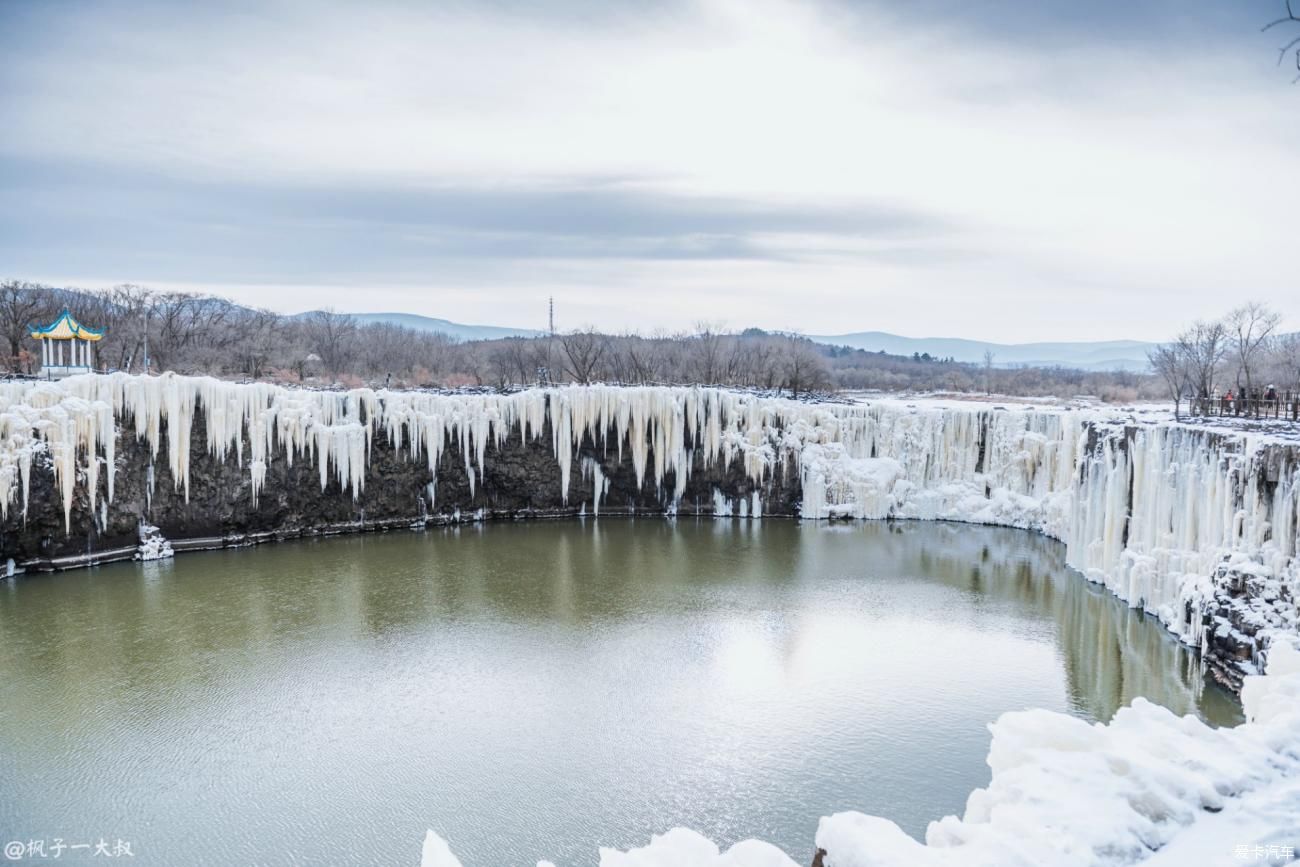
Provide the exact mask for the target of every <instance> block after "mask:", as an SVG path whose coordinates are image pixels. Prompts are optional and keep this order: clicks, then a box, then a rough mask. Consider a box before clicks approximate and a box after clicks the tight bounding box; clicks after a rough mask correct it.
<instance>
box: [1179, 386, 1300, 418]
mask: <svg viewBox="0 0 1300 867" xmlns="http://www.w3.org/2000/svg"><path fill="white" fill-rule="evenodd" d="M1180 403H1181V401H1180ZM1186 406H1187V412H1188V414H1189V415H1198V416H1215V417H1225V418H1243V419H1255V418H1259V419H1279V420H1282V421H1300V392H1294V391H1285V392H1281V391H1280V392H1278V393H1277V394H1276V395H1275V396H1274V397H1273V398H1272V399H1269V398H1268V397H1266V396H1263V395H1261V396H1259V397H1236V396H1235V395H1234V396H1233V397H1231V398H1227V397H1193V398H1188V399H1187V400H1186Z"/></svg>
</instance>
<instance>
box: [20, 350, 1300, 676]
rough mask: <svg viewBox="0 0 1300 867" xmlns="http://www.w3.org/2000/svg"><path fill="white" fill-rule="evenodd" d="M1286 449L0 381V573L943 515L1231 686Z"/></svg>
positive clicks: (1268, 566) (1026, 422)
mask: <svg viewBox="0 0 1300 867" xmlns="http://www.w3.org/2000/svg"><path fill="white" fill-rule="evenodd" d="M1298 509H1300V449H1297V447H1296V446H1295V445H1291V444H1286V443H1282V442H1277V441H1272V440H1268V439H1265V438H1260V437H1248V436H1244V435H1236V434H1225V433H1222V432H1216V431H1211V430H1202V429H1197V428H1191V427H1186V426H1182V425H1178V424H1173V423H1169V422H1156V423H1139V422H1137V421H1135V420H1133V419H1131V418H1129V419H1125V418H1121V417H1118V416H1115V415H1111V414H1107V413H1103V412H1097V411H1089V412H1080V411H1057V410H1023V411H1011V410H1002V409H992V408H985V407H971V406H961V405H957V406H941V405H937V404H926V403H923V402H922V403H920V404H918V405H915V406H913V405H907V404H902V403H897V402H889V401H882V402H877V403H872V404H870V405H864V404H855V405H810V404H801V403H795V402H792V401H786V400H780V399H772V398H764V397H757V396H753V395H744V394H738V393H734V392H725V391H719V390H716V389H686V388H631V389H620V388H612V387H603V386H590V387H572V388H561V389H551V390H533V391H527V392H520V393H517V394H512V395H438V394H427V393H409V392H374V391H371V390H368V389H359V390H355V391H351V392H346V393H340V392H309V391H298V390H292V389H283V388H279V387H276V386H271V385H266V384H247V385H240V384H234V383H226V382H219V381H216V380H211V379H206V378H186V377H178V376H172V375H167V376H164V377H149V378H146V377H131V376H124V375H113V376H87V377H77V378H73V379H69V380H65V381H64V382H61V383H57V384H40V385H30V384H18V385H5V386H0V511H2V512H3V521H2V523H0V563H3V562H4V561H5V560H8V559H10V558H12V560H13V561H14V563H15V566H17V567H24V568H27V569H43V568H63V567H69V566H75V565H84V564H88V563H93V562H100V561H103V560H105V559H112V558H120V557H130V556H133V555H134V554H135V553H136V549H137V545H138V536H137V533H138V526H139V525H140V524H141V523H142V522H144V523H149V524H153V525H156V526H157V527H158V528H160V529H161V531H162V534H163V535H164V536H166V537H167V538H169V539H171V540H172V544H173V546H174V547H176V548H178V549H181V548H184V547H193V546H215V545H223V544H246V543H248V542H252V541H259V540H261V539H263V538H273V537H286V536H293V535H299V534H303V533H316V532H342V531H359V530H373V529H385V528H390V527H403V526H410V525H412V524H415V523H421V522H441V521H452V520H466V519H471V518H475V517H480V516H481V517H492V518H519V517H537V516H558V515H572V514H582V513H585V514H598V513H604V514H699V515H721V516H740V517H753V516H758V515H767V516H802V517H805V518H836V517H840V518H900V519H946V520H958V521H970V522H976V523H987V524H1001V525H1008V526H1016V527H1023V528H1026V529H1033V530H1037V531H1039V532H1042V533H1045V534H1046V535H1049V536H1052V537H1054V538H1057V539H1060V540H1061V541H1063V542H1064V543H1065V545H1066V558H1067V562H1069V564H1070V565H1072V566H1074V567H1075V568H1077V569H1079V570H1080V571H1081V572H1083V574H1084V575H1085V576H1087V577H1088V578H1089V579H1090V580H1092V581H1096V582H1098V583H1102V584H1105V586H1106V587H1107V588H1108V589H1110V590H1111V591H1112V592H1113V593H1115V594H1116V595H1117V596H1119V597H1120V598H1122V599H1124V600H1126V601H1128V602H1129V604H1131V605H1133V606H1134V607H1140V608H1142V609H1144V610H1146V611H1149V612H1151V613H1152V614H1154V615H1155V616H1157V617H1159V618H1160V620H1161V621H1162V622H1163V623H1164V624H1165V625H1166V626H1167V627H1168V628H1169V629H1170V630H1172V631H1173V632H1174V633H1175V634H1177V635H1178V636H1179V637H1180V638H1182V639H1183V640H1184V641H1186V642H1188V643H1189V644H1193V645H1195V646H1198V647H1200V648H1201V649H1202V650H1203V651H1204V652H1205V655H1206V658H1207V659H1208V660H1209V663H1210V665H1211V666H1212V667H1214V668H1215V670H1216V672H1217V673H1218V674H1219V675H1220V676H1221V677H1222V678H1223V679H1225V680H1226V681H1228V682H1230V683H1233V684H1234V685H1235V684H1236V683H1238V682H1239V681H1240V678H1241V677H1242V676H1243V675H1245V674H1250V673H1254V672H1255V671H1257V670H1258V668H1259V664H1260V663H1261V661H1262V658H1261V652H1262V651H1263V650H1264V648H1265V647H1266V646H1267V645H1268V643H1269V642H1271V641H1273V640H1275V639H1276V638H1277V637H1279V636H1280V637H1283V638H1285V639H1287V640H1290V639H1291V638H1293V637H1295V636H1296V635H1297V634H1300V618H1298V617H1297V612H1296V602H1295V599H1296V593H1297V588H1298V587H1300V569H1298V568H1297V560H1296V552H1297V547H1298V546H1297V543H1298V542H1300V529H1298V527H1300V520H1297V515H1298V511H1297V510H1298Z"/></svg>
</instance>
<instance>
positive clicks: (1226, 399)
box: [1223, 389, 1232, 412]
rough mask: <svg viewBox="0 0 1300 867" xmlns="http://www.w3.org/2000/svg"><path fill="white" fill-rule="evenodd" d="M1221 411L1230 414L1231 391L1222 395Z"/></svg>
mask: <svg viewBox="0 0 1300 867" xmlns="http://www.w3.org/2000/svg"><path fill="white" fill-rule="evenodd" d="M1223 411H1224V412H1232V389H1228V390H1227V391H1225V392H1224V393H1223Z"/></svg>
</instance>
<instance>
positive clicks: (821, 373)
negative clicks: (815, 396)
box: [782, 334, 830, 397]
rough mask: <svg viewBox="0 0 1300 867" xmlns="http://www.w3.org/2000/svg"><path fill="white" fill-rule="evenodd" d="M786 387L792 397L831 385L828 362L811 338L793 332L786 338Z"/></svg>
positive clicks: (784, 358) (784, 359)
mask: <svg viewBox="0 0 1300 867" xmlns="http://www.w3.org/2000/svg"><path fill="white" fill-rule="evenodd" d="M784 348H785V352H784V357H783V359H782V360H783V361H784V369H785V387H786V388H788V389H790V396H791V397H798V396H799V395H800V394H807V393H808V392H810V391H814V390H816V389H821V388H827V387H829V386H830V375H829V373H828V371H827V370H826V362H825V361H824V359H823V358H822V357H821V355H820V354H819V353H818V352H817V350H816V349H815V348H814V347H813V343H812V341H811V340H809V339H807V338H806V337H799V336H797V335H794V334H791V335H787V336H786V338H785V347H784Z"/></svg>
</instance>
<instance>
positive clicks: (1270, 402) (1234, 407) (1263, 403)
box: [1219, 385, 1277, 415]
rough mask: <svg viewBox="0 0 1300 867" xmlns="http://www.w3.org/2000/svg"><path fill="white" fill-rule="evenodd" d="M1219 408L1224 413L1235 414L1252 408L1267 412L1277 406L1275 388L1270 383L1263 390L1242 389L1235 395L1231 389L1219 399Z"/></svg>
mask: <svg viewBox="0 0 1300 867" xmlns="http://www.w3.org/2000/svg"><path fill="white" fill-rule="evenodd" d="M1219 402H1220V410H1221V411H1222V412H1223V413H1224V414H1225V415H1226V414H1227V413H1233V414H1237V413H1240V412H1243V411H1244V412H1247V413H1249V412H1250V411H1251V409H1252V408H1254V409H1257V410H1262V411H1264V412H1268V410H1269V409H1271V408H1272V407H1274V406H1277V388H1275V387H1274V386H1272V385H1270V386H1269V387H1268V388H1266V389H1264V390H1262V391H1261V390H1260V389H1258V388H1255V389H1249V390H1247V389H1244V388H1243V389H1242V390H1241V395H1240V396H1238V395H1235V394H1233V392H1232V389H1231V388H1230V389H1228V390H1227V391H1225V392H1224V393H1223V397H1222V398H1220V399H1219Z"/></svg>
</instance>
